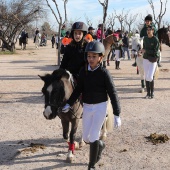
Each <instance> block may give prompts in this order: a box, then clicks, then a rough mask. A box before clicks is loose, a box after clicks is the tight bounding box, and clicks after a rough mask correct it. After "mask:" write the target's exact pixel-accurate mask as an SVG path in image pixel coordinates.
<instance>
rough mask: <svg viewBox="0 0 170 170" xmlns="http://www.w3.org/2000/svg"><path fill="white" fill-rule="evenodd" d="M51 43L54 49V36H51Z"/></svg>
mask: <svg viewBox="0 0 170 170" xmlns="http://www.w3.org/2000/svg"><path fill="white" fill-rule="evenodd" d="M51 43H52V48H54V44H55V36H54V34H52V37H51Z"/></svg>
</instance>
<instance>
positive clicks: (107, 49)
mask: <svg viewBox="0 0 170 170" xmlns="http://www.w3.org/2000/svg"><path fill="white" fill-rule="evenodd" d="M114 42H115V36H114V35H113V34H111V35H108V36H107V37H106V38H105V39H103V45H104V47H105V56H104V58H103V66H104V67H106V61H107V63H109V61H108V60H109V59H108V58H107V56H108V54H109V52H110V51H111V50H112V48H111V46H112V44H113V43H114ZM108 65H109V64H108Z"/></svg>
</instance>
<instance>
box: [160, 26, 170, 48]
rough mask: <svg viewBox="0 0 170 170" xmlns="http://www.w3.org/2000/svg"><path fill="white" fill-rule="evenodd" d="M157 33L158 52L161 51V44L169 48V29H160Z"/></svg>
mask: <svg viewBox="0 0 170 170" xmlns="http://www.w3.org/2000/svg"><path fill="white" fill-rule="evenodd" d="M157 33H158V39H159V43H160V51H162V43H163V44H166V45H168V46H169V47H170V27H168V28H165V27H163V28H160V29H159V30H158V32H157Z"/></svg>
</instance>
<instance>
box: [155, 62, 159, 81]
mask: <svg viewBox="0 0 170 170" xmlns="http://www.w3.org/2000/svg"><path fill="white" fill-rule="evenodd" d="M158 77H159V67H158V65H157V66H156V69H155V73H154V79H155V80H157V79H158Z"/></svg>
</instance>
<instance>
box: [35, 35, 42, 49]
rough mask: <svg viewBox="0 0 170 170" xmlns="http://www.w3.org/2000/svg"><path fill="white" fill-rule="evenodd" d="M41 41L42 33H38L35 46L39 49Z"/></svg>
mask: <svg viewBox="0 0 170 170" xmlns="http://www.w3.org/2000/svg"><path fill="white" fill-rule="evenodd" d="M40 42H41V34H40V33H38V34H36V36H35V48H36V49H38V48H39V46H40Z"/></svg>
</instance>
